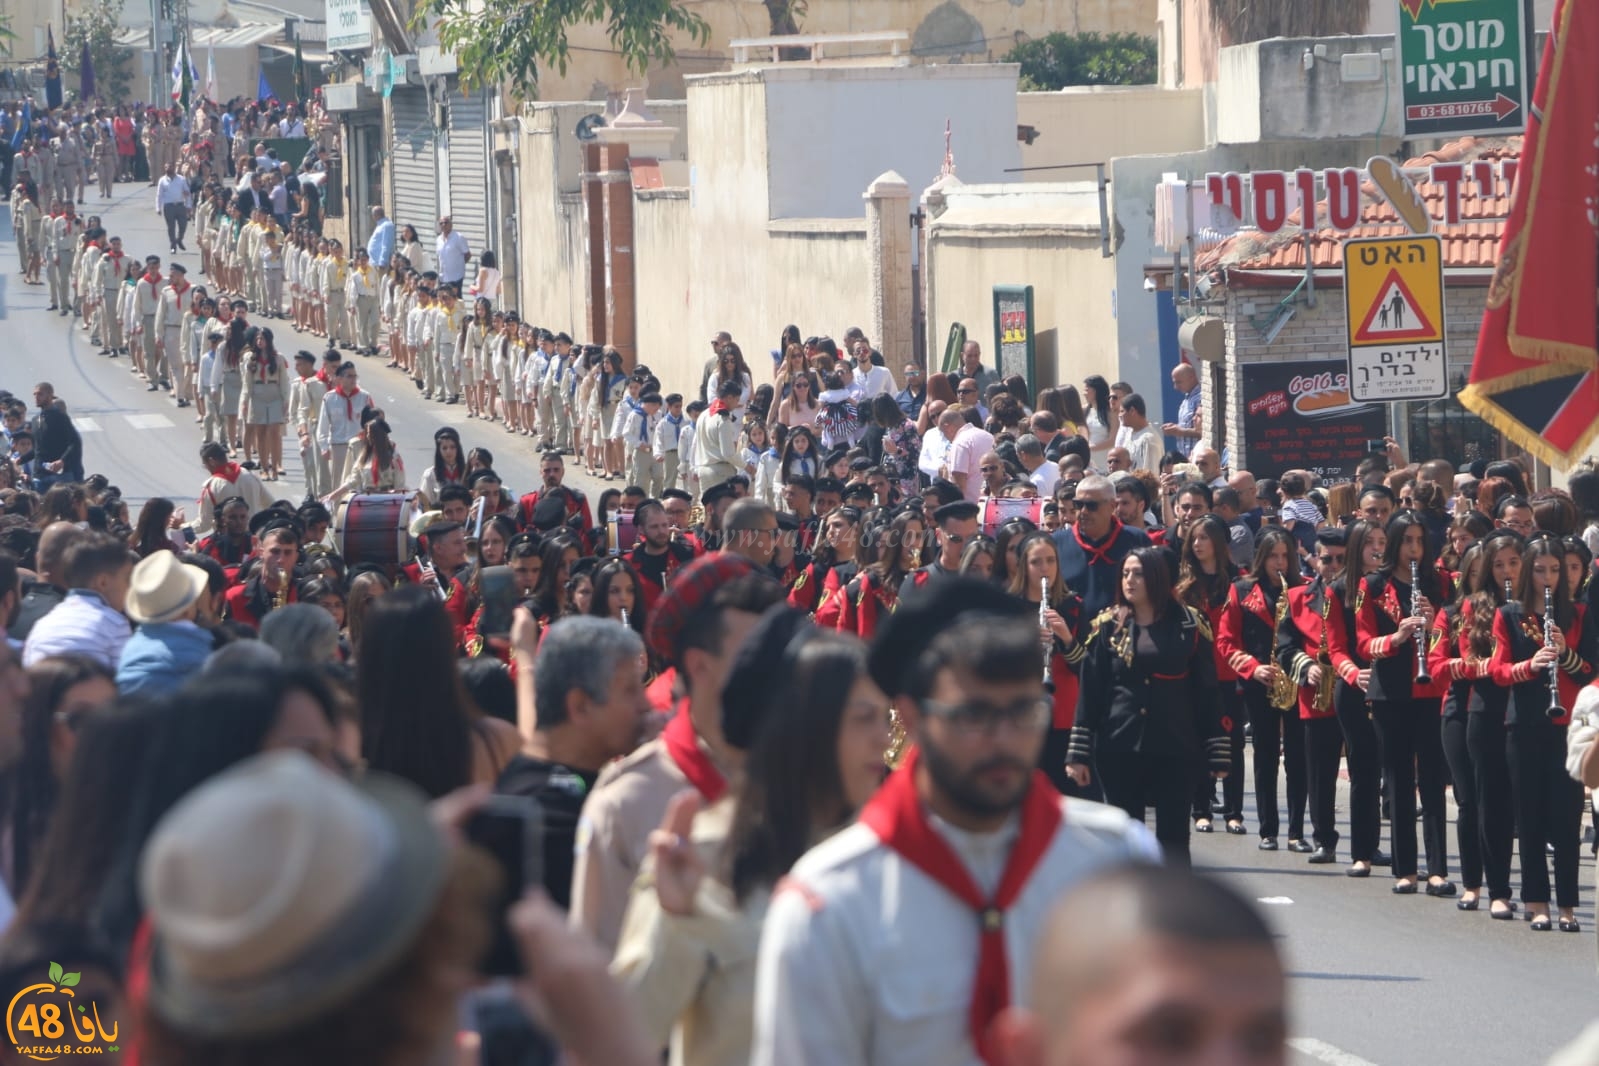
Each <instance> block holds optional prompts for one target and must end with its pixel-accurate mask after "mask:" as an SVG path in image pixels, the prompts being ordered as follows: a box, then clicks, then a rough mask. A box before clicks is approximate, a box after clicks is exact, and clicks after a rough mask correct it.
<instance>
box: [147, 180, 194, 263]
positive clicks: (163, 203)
mask: <svg viewBox="0 0 1599 1066" xmlns="http://www.w3.org/2000/svg"><path fill="white" fill-rule="evenodd" d="M189 201H190V193H189V179H188V178H186V177H184V176H183V175H182V174H179V173H178V168H177V167H176V166H175V165H173V164H172V163H168V164H167V166H166V172H165V173H164V174H162V175H161V180H160V181H158V182H156V185H155V205H156V210H157V211H160V212H161V217H162V218H163V219H165V220H166V223H167V243H168V244H169V245H171V246H172V252H173V254H176V253H177V252H178V251H179V250H180V249H182V250H183V251H188V249H187V248H185V247H184V244H183V235H184V233H185V232H186V231H187V230H188V228H189Z"/></svg>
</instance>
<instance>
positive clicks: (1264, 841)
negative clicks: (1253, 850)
mask: <svg viewBox="0 0 1599 1066" xmlns="http://www.w3.org/2000/svg"><path fill="white" fill-rule="evenodd" d="M1255 847H1257V848H1259V849H1260V850H1261V851H1276V850H1277V838H1276V837H1261V838H1260V843H1259V844H1256V845H1255Z"/></svg>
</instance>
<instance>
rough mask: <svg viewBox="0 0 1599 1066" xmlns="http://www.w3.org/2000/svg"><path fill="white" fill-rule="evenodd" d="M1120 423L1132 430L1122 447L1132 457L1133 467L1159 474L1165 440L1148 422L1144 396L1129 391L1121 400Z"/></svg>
mask: <svg viewBox="0 0 1599 1066" xmlns="http://www.w3.org/2000/svg"><path fill="white" fill-rule="evenodd" d="M1122 425H1123V426H1125V427H1127V428H1128V429H1130V430H1132V432H1131V434H1130V435H1129V436H1128V438H1127V443H1126V444H1125V445H1124V447H1125V448H1126V449H1127V454H1128V455H1129V456H1130V457H1131V458H1132V461H1133V469H1134V470H1148V471H1149V472H1150V473H1151V474H1159V473H1160V460H1161V456H1162V455H1164V454H1165V451H1164V450H1163V449H1164V444H1165V442H1164V440H1163V439H1162V437H1161V435H1160V433H1159V432H1158V431H1156V429H1155V427H1154V426H1152V425H1150V424H1149V415H1148V413H1147V412H1146V410H1145V407H1144V398H1143V397H1142V396H1140V395H1138V393H1136V392H1134V393H1129V394H1128V396H1127V398H1126V399H1124V400H1122Z"/></svg>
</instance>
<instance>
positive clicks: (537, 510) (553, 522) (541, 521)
mask: <svg viewBox="0 0 1599 1066" xmlns="http://www.w3.org/2000/svg"><path fill="white" fill-rule="evenodd" d="M565 521H566V496H565V494H564V493H562V492H561V491H560V490H559V489H556V490H552V491H550V492H546V493H544V494H542V495H541V496H539V502H538V503H536V504H534V505H533V528H535V529H537V530H538V531H539V532H541V533H548V532H549V531H550V530H552V529H558V528H560V525H561V523H563V522H565Z"/></svg>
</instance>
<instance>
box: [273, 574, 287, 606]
mask: <svg viewBox="0 0 1599 1066" xmlns="http://www.w3.org/2000/svg"><path fill="white" fill-rule="evenodd" d="M288 602H289V575H288V574H284V575H283V585H282V587H281V588H279V589H278V590H277V591H276V592H274V593H273V594H272V609H273V610H274V611H275V610H277V609H278V608H280V607H282V606H283V605H284V604H286V603H288Z"/></svg>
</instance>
